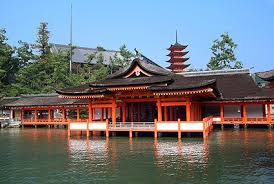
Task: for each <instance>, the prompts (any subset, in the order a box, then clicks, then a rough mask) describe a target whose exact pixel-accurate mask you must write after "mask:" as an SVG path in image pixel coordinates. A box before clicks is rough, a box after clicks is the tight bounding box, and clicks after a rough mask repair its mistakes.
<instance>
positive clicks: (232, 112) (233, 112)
mask: <svg viewBox="0 0 274 184" xmlns="http://www.w3.org/2000/svg"><path fill="white" fill-rule="evenodd" d="M224 117H225V118H240V117H241V106H240V105H225V106H224Z"/></svg>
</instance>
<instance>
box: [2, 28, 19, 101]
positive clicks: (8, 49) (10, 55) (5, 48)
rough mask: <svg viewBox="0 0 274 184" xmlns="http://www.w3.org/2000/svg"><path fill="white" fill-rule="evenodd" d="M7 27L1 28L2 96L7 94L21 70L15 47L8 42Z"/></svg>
mask: <svg viewBox="0 0 274 184" xmlns="http://www.w3.org/2000/svg"><path fill="white" fill-rule="evenodd" d="M7 40H8V38H7V37H6V31H5V29H0V89H1V93H0V97H2V96H7V95H8V91H9V87H10V85H11V84H12V83H13V82H14V81H15V74H16V72H17V71H18V70H19V60H18V59H17V58H16V57H15V48H14V47H12V46H10V45H9V44H8V43H7Z"/></svg>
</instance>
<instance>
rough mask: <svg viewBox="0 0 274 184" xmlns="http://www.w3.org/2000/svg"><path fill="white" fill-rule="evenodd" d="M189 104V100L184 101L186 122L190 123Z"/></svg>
mask: <svg viewBox="0 0 274 184" xmlns="http://www.w3.org/2000/svg"><path fill="white" fill-rule="evenodd" d="M190 108H191V102H190V100H189V99H187V100H186V121H188V122H189V121H190V115H191V109H190Z"/></svg>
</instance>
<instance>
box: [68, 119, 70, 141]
mask: <svg viewBox="0 0 274 184" xmlns="http://www.w3.org/2000/svg"><path fill="white" fill-rule="evenodd" d="M68 137H70V119H69V120H68Z"/></svg>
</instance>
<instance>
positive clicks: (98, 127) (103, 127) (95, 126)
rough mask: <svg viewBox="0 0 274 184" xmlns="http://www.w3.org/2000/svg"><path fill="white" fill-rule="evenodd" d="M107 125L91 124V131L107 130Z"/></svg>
mask: <svg viewBox="0 0 274 184" xmlns="http://www.w3.org/2000/svg"><path fill="white" fill-rule="evenodd" d="M106 128H107V124H106V123H89V129H90V130H106Z"/></svg>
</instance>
